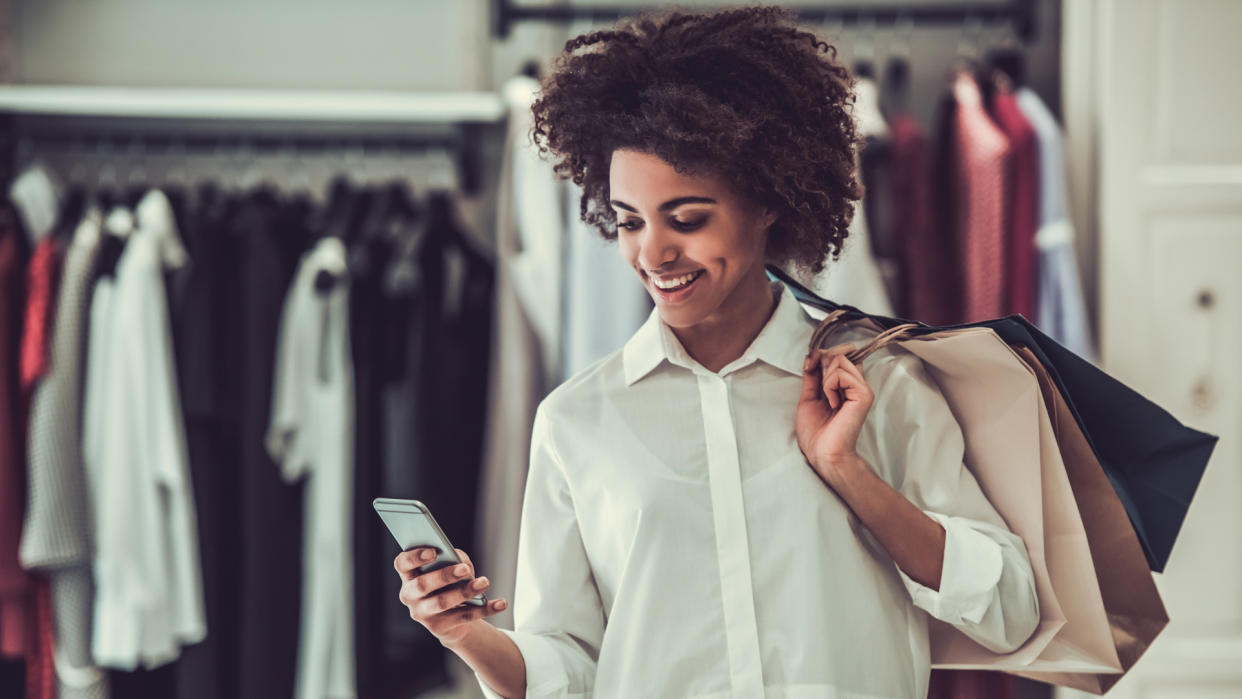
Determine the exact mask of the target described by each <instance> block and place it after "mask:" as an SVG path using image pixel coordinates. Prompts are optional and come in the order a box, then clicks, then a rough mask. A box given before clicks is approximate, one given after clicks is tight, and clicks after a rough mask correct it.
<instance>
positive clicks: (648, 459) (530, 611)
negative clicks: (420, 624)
mask: <svg viewBox="0 0 1242 699" xmlns="http://www.w3.org/2000/svg"><path fill="white" fill-rule="evenodd" d="M771 288H772V291H773V293H774V294H776V295H777V299H778V302H777V304H776V307H775V310H774V311H773V313H772V315H771V316H770V318H769V319H768V321H767V323H766V324H765V326H764V327H763V329H762V330H761V331H760V333H759V334H758V336H757V337H756V338H755V339H754V341H753V342H752V343H751V344H750V346H749V347H748V348H747V350H746V351H745V352H744V353H743V354H742V356H741V357H739V358H738V359H736V360H734V361H733V362H730V363H729V365H727V366H725V367H723V368H722V369H720V371H718V372H711V371H708V370H706V369H704V368H703V367H702V366H701V365H700V364H698V363H697V362H696V361H695V360H694V359H692V358H691V357H690V356H689V355H688V354H687V353H686V351H685V349H684V348H683V347H682V345H681V343H680V342H679V341H678V340H677V338H676V335H675V334H674V333H673V331H672V330H671V328H669V327H668V326H667V324H665V323H664V322H663V321H662V319H661V318H660V316H659V313H658V309H657V310H653V311H652V314H651V315H650V316H649V318H648V320H647V322H646V324H644V325H643V326H642V327H641V328H640V329H639V330H638V332H637V333H635V335H634V336H633V337H632V338H631V339H630V341H629V342H627V343H626V345H625V346H624V347H623V348H622V349H620V350H617V351H616V352H614V353H612V354H610V355H609V356H608V357H607V358H606V359H605V360H604V361H602V362H600V363H598V364H596V365H595V366H594V367H592V369H591V370H589V371H586V372H583V373H582V374H579V375H578V376H576V377H575V378H574V379H573V380H571V381H568V382H566V383H564V384H562V385H561V386H560V387H558V388H557V389H556V390H554V391H553V392H552V393H551V394H550V395H549V396H548V397H547V398H546V399H545V400H544V401H543V402H542V403H541V404H540V406H539V409H538V413H537V414H536V421H535V429H534V436H533V443H532V446H531V468H530V475H529V478H528V481H527V485H526V490H525V495H524V502H523V512H522V524H521V532H520V534H519V550H518V573H519V575H518V582H517V589H516V591H515V594H514V598H513V606H514V618H515V621H516V630H513V631H510V630H504V629H502V630H501V631H502V633H504V634H505V635H507V636H509V637H510V638H511V639H512V640H513V641H514V642H515V643H516V644H517V646H518V648H519V649H520V650H521V652H522V655H523V658H524V662H525V668H526V680H527V696H532V697H534V696H539V697H564V696H581V695H591V696H597V697H635V696H650V695H652V694H653V693H655V694H659V695H660V696H677V697H687V698H688V697H722V696H743V697H761V696H764V694H765V692H770V693H771V694H773V695H777V694H779V695H782V696H792V695H793V694H794V693H797V694H799V695H804V696H866V697H876V698H878V697H893V698H896V697H919V696H923V695H925V694H926V692H927V681H928V673H929V670H930V659H929V645H928V615H931V616H934V617H935V618H938V619H941V620H943V621H945V622H947V623H950V624H952V625H953V626H955V627H957V628H959V629H961V630H962V631H963V632H965V633H967V634H968V635H969V636H970V637H971V638H974V639H976V640H978V641H979V642H980V643H984V644H986V645H987V646H988V647H991V648H995V649H998V650H999V651H1001V652H1004V651H1005V650H1012V649H1015V648H1017V647H1018V646H1020V645H1021V644H1022V643H1023V642H1024V641H1025V640H1026V639H1027V637H1028V636H1030V634H1031V632H1032V631H1033V630H1034V628H1035V625H1036V623H1037V622H1038V610H1037V607H1036V603H1035V597H1034V583H1033V574H1032V571H1031V567H1030V564H1029V561H1028V559H1027V557H1026V553H1025V548H1024V545H1023V542H1022V540H1021V539H1019V538H1018V537H1017V536H1016V535H1014V534H1013V533H1012V532H1011V531H1009V530H1008V529H1007V528H1006V526H1005V523H1004V521H1003V520H1002V519H1001V518H1000V516H999V515H998V514H997V513H996V511H995V509H994V508H993V507H992V506H991V504H990V503H989V502H988V501H987V499H986V498H985V497H984V496H983V494H982V492H981V491H980V489H979V485H978V483H977V482H976V481H975V480H974V478H973V476H971V474H970V472H969V471H968V470H967V468H966V466H965V464H964V463H963V454H964V442H963V436H962V432H961V429H960V427H959V426H958V424H957V422H956V420H955V419H954V417H953V414H952V412H951V411H950V410H949V407H948V404H947V402H946V401H945V398H944V397H943V396H942V395H941V394H940V393H939V391H938V389H937V388H936V385H935V383H934V382H932V381H931V379H930V377H929V375H928V374H927V372H926V370H925V369H924V368H923V365H922V363H921V361H920V360H918V359H917V358H916V357H914V356H912V355H909V354H901V353H880V352H877V353H876V354H873V355H871V356H870V357H868V358H867V360H866V361H865V362H864V363H863V366H862V369H863V371H864V373H865V374H866V375H867V379H868V382H869V383H870V385H871V386H872V388H873V390H874V391H875V406H876V408H875V409H873V410H872V411H871V412H870V413H869V414H868V416H867V419H866V421H865V422H864V426H863V430H862V433H861V434H860V436H859V440H858V452H859V454H860V455H861V456H862V457H863V458H864V459H866V461H867V463H869V464H871V466H872V467H873V468H874V469H875V471H876V474H877V475H878V476H880V477H881V478H882V479H884V481H885V482H887V483H889V484H890V485H892V486H893V487H894V488H896V489H898V490H899V491H900V492H901V493H902V494H904V495H905V496H906V497H908V498H909V499H910V500H911V501H912V502H913V503H914V504H915V505H916V506H917V507H919V508H920V509H921V510H922V511H923V512H925V513H927V515H928V516H929V517H931V518H933V519H935V520H936V521H937V522H939V523H940V524H941V525H942V526H943V527H944V528H945V531H946V537H947V538H946V544H945V560H944V567H943V571H942V575H941V579H940V581H939V583H938V586H937V589H935V590H933V589H931V588H930V587H926V586H923V585H921V584H919V583H917V582H916V581H914V580H913V579H911V578H910V577H909V576H907V575H906V573H905V572H904V571H903V570H901V569H900V568H898V567H897V565H896V564H895V563H894V562H893V560H892V559H891V557H889V555H888V554H887V552H886V551H885V550H884V549H883V548H882V547H880V545H879V544H878V542H876V541H875V539H874V538H873V537H872V536H871V535H870V533H869V532H868V531H867V530H866V528H865V527H864V526H863V525H862V523H861V522H860V521H859V520H858V518H857V517H856V516H855V515H854V514H853V513H852V511H851V510H850V509H849V507H848V506H846V504H845V503H844V502H843V501H842V500H841V498H840V497H839V496H837V495H836V494H835V493H834V492H832V491H831V489H830V488H829V487H828V486H827V485H825V484H824V482H823V481H822V480H821V479H820V478H819V476H818V475H817V474H816V473H815V472H814V471H813V470H812V468H811V466H810V464H808V463H807V461H806V458H805V456H804V455H803V454H802V452H801V450H800V449H799V448H798V445H797V442H796V438H795V434H794V417H795V412H796V408H797V403H798V397H799V395H800V394H801V388H802V362H803V358H804V357H805V355H806V352H807V349H808V343H809V340H810V336H811V333H812V331H813V330H814V329H815V327H816V326H817V325H818V323H817V322H816V321H815V320H814V319H812V318H811V317H810V316H809V315H808V314H807V313H806V311H805V310H804V309H803V308H802V307H801V306H800V305H799V304H798V303H797V300H796V299H795V298H794V296H793V294H792V293H791V292H790V291H789V289H788V288H787V287H785V286H784V285H783V284H781V283H779V282H773V283H772V286H771ZM855 339H856V338H855V337H853V336H843V337H842V340H841V341H842V342H850V341H854V340H855ZM773 542H775V543H776V544H777V545H773ZM670 581H676V583H675V584H670ZM808 591H809V592H808ZM670 620H676V623H672V624H670V623H669V621H670ZM605 630H606V632H605ZM476 677H477V675H476ZM478 680H479V685H480V687H481V689H482V690H483V691H484V694H485V695H486V696H488V697H489V698H492V699H495V698H496V697H498V695H497V694H496V693H495V692H494V691H493V690H491V688H489V687H488V686H487V685H486V684H485V683H484V682H483V681H482V678H478ZM653 688H654V689H653Z"/></svg>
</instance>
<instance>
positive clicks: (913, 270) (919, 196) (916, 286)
mask: <svg viewBox="0 0 1242 699" xmlns="http://www.w3.org/2000/svg"><path fill="white" fill-rule="evenodd" d="M888 130H889V135H890V136H891V139H892V146H891V151H890V155H891V157H892V162H891V164H890V165H889V173H890V176H889V186H890V188H891V190H890V191H891V196H890V197H889V199H890V201H891V202H892V207H893V215H892V221H893V226H892V227H893V238H894V240H893V243H894V248H895V250H896V257H897V264H898V270H899V271H898V274H899V275H900V278H901V280H902V282H901V285H900V287H901V292H902V293H901V295H900V296H899V297H897V298H896V299H894V301H895V302H896V304H895V305H896V306H897V307H896V308H895V309H893V310H894V312H895V313H896V315H898V316H900V317H902V318H912V319H916V320H921V321H924V322H928V320H927V316H929V315H939V314H937V313H936V312H935V311H934V310H930V309H929V308H928V306H929V305H930V304H929V303H927V302H928V301H930V300H931V299H933V298H934V297H935V293H936V292H935V287H936V285H937V278H938V277H939V276H940V275H941V274H943V270H937V269H936V268H934V267H932V266H931V265H929V264H926V263H927V262H928V261H929V260H932V259H936V255H935V252H934V246H935V241H934V240H933V238H932V234H933V231H934V228H933V226H932V220H933V218H932V217H933V212H932V201H931V173H930V172H929V171H928V167H929V166H930V164H931V161H930V154H929V148H930V145H929V143H928V139H927V135H926V134H924V133H923V128H922V127H921V126H919V123H918V121H917V120H916V119H915V118H914V117H912V116H910V115H909V114H899V115H897V116H896V117H895V118H893V119H892V121H891V122H890V123H889V129H888ZM942 264H943V262H942Z"/></svg>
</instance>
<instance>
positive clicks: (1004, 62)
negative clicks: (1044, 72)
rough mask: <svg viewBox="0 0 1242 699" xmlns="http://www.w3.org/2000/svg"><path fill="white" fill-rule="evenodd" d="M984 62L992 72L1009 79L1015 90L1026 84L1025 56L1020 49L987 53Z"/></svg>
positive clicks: (1000, 49)
mask: <svg viewBox="0 0 1242 699" xmlns="http://www.w3.org/2000/svg"><path fill="white" fill-rule="evenodd" d="M984 62H985V63H986V64H987V65H988V67H990V68H991V69H992V70H997V71H1000V72H1001V73H1004V74H1005V77H1007V78H1009V82H1011V83H1013V87H1014V89H1015V90H1016V89H1017V88H1019V87H1022V86H1023V85H1025V84H1026V54H1025V53H1023V52H1022V51H1021V50H1020V49H1015V48H998V49H992V50H991V51H988V53H987V57H986V58H985V60H984Z"/></svg>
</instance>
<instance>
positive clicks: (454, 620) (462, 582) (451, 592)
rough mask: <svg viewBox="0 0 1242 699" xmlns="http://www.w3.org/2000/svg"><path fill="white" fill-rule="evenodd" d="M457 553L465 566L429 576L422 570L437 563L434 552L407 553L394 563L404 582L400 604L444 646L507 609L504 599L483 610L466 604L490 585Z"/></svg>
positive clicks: (458, 566)
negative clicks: (468, 626) (469, 626)
mask: <svg viewBox="0 0 1242 699" xmlns="http://www.w3.org/2000/svg"><path fill="white" fill-rule="evenodd" d="M454 550H455V551H456V552H457V555H458V556H459V557H460V558H461V560H462V561H463V562H462V563H458V564H456V565H451V566H445V567H442V568H437V569H435V570H432V571H430V572H423V573H420V572H419V570H420V569H422V566H424V565H425V564H426V563H429V562H431V561H432V560H434V557H435V551H434V550H433V549H431V548H421V549H412V550H410V551H405V552H403V553H401V554H399V555H398V556H397V558H396V560H395V561H394V562H393V565H394V567H395V568H396V569H397V572H398V573H399V574H400V575H401V578H402V581H403V582H402V584H401V593H400V598H401V603H402V604H404V605H405V606H406V608H408V609H409V610H410V618H411V619H413V620H415V621H417V622H419V623H420V624H422V625H423V626H425V627H427V630H428V631H430V632H431V633H433V634H434V635H435V636H436V637H438V638H439V639H440V640H441V642H448V641H454V640H457V638H458V637H459V636H460V635H461V634H464V633H465V632H466V629H465V628H464V627H465V625H466V624H468V623H470V622H472V621H474V620H475V619H482V618H484V617H488V616H492V615H493V614H497V613H499V612H502V611H504V609H505V606H506V605H505V601H504V600H503V599H498V600H492V601H491V602H490V603H488V604H486V605H483V606H477V605H473V604H468V603H467V601H468V600H471V599H473V598H474V597H475V596H476V595H479V594H480V593H482V592H483V591H485V590H486V589H487V588H488V586H489V585H490V582H489V581H488V579H487V578H486V577H477V578H476V577H475V576H474V565H473V564H472V563H470V557H469V556H467V555H466V552H465V551H462V550H461V549H454ZM420 554H422V555H425V556H426V557H425V558H424V557H422V556H420Z"/></svg>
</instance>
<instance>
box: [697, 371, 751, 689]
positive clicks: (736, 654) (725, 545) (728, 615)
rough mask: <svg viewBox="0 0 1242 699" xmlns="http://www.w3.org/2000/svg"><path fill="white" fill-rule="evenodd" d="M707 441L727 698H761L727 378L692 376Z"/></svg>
mask: <svg viewBox="0 0 1242 699" xmlns="http://www.w3.org/2000/svg"><path fill="white" fill-rule="evenodd" d="M695 374H696V378H697V380H698V385H699V399H700V404H701V405H702V410H703V426H704V432H705V438H706V441H707V465H708V475H709V480H710V485H711V498H712V518H713V521H714V524H715V530H716V553H717V557H718V559H719V562H720V594H721V601H722V603H723V606H724V609H723V613H724V620H725V637H726V641H727V643H728V649H729V673H730V683H731V685H732V690H733V695H734V696H739V697H762V696H763V666H762V656H761V655H760V652H759V632H758V626H757V624H756V621H755V597H754V589H753V584H752V578H751V570H750V543H749V540H748V538H747V534H746V512H745V508H744V503H743V500H742V474H741V469H740V464H739V462H738V450H737V434H736V431H735V430H734V427H733V417H732V410H731V406H730V402H729V386H728V382H727V380H726V379H725V378H724V377H722V376H719V375H715V374H710V373H700V372H695Z"/></svg>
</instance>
